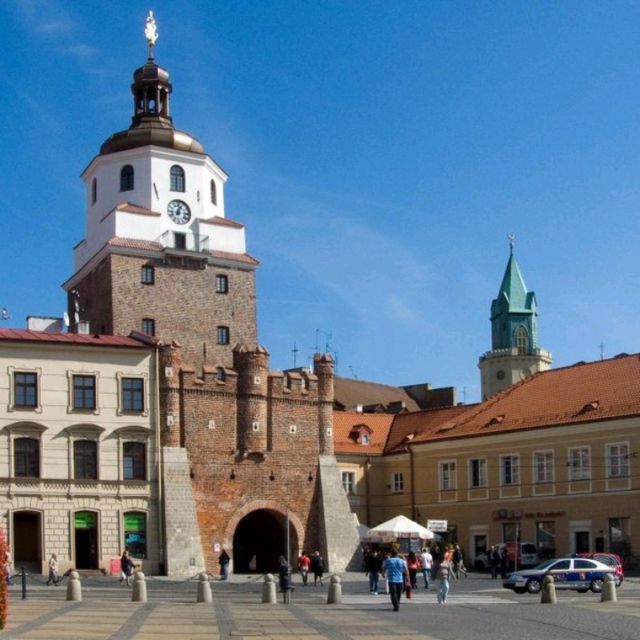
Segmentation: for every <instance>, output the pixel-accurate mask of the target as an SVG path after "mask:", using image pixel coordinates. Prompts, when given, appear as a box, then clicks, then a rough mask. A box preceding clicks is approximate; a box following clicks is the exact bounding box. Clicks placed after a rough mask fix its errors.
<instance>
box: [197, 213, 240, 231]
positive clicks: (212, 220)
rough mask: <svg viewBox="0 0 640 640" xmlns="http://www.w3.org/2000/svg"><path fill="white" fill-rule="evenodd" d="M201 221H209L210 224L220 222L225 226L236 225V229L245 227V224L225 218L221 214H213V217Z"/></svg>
mask: <svg viewBox="0 0 640 640" xmlns="http://www.w3.org/2000/svg"><path fill="white" fill-rule="evenodd" d="M200 222H207V223H209V224H219V225H222V226H224V227H234V228H235V229H244V225H243V224H240V223H239V222H235V221H234V220H229V218H223V217H221V216H213V218H207V219H206V220H200Z"/></svg>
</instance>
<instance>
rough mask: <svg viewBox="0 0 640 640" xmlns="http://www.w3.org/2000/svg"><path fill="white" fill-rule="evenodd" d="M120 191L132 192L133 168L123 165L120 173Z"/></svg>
mask: <svg viewBox="0 0 640 640" xmlns="http://www.w3.org/2000/svg"><path fill="white" fill-rule="evenodd" d="M120 191H133V167H132V166H131V165H130V164H125V165H124V167H122V169H121V171H120Z"/></svg>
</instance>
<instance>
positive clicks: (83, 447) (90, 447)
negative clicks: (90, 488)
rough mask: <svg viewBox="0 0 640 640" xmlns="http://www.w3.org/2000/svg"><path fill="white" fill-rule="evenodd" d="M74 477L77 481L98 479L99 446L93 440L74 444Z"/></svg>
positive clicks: (79, 441)
mask: <svg viewBox="0 0 640 640" xmlns="http://www.w3.org/2000/svg"><path fill="white" fill-rule="evenodd" d="M73 477H74V478H75V479H76V480H97V479H98V446H97V444H96V443H95V442H94V441H93V440H76V441H75V442H74V443H73Z"/></svg>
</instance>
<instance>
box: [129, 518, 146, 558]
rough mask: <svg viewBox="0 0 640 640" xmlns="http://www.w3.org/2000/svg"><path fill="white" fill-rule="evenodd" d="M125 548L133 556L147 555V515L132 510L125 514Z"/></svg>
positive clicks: (144, 556) (141, 556)
mask: <svg viewBox="0 0 640 640" xmlns="http://www.w3.org/2000/svg"><path fill="white" fill-rule="evenodd" d="M124 548H125V549H126V550H127V551H128V552H129V555H130V556H131V557H133V558H140V559H144V558H146V557H147V516H146V514H145V513H140V512H138V511H130V512H127V513H125V514H124Z"/></svg>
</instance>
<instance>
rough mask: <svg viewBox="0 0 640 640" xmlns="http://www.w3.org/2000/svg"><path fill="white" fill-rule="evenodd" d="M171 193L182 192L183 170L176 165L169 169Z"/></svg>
mask: <svg viewBox="0 0 640 640" xmlns="http://www.w3.org/2000/svg"><path fill="white" fill-rule="evenodd" d="M170 173H171V186H170V189H171V191H182V192H184V190H185V188H184V169H183V168H182V167H180V166H178V165H177V164H174V165H173V166H172V167H171V172H170Z"/></svg>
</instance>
